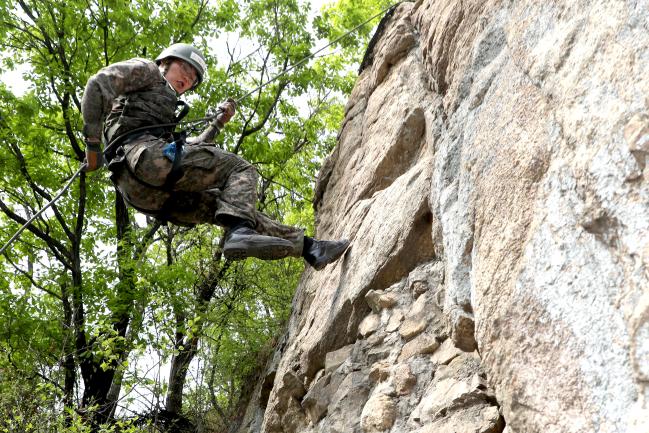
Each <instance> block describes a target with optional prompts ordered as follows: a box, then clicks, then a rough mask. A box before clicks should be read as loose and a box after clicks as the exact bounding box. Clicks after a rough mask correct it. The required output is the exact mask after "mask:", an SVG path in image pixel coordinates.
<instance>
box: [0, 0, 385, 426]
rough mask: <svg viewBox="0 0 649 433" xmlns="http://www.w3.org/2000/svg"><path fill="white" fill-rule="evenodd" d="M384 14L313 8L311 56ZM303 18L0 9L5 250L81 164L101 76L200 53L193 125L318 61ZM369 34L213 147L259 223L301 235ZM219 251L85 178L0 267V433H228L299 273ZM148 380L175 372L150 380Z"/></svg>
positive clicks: (198, 1)
mask: <svg viewBox="0 0 649 433" xmlns="http://www.w3.org/2000/svg"><path fill="white" fill-rule="evenodd" d="M379 3H380V4H379ZM381 6H383V3H381V2H377V1H370V0H363V1H361V2H360V3H358V2H357V1H353V2H351V1H349V2H343V1H339V2H338V3H336V4H335V5H332V6H329V7H326V8H325V9H324V12H323V14H322V16H318V17H316V18H315V19H314V21H313V26H314V28H315V29H316V30H317V32H316V33H317V37H327V38H330V39H333V38H335V37H337V36H338V35H340V34H342V33H343V29H345V28H351V27H353V26H355V25H356V24H358V23H359V22H362V21H364V20H365V19H367V17H369V16H371V15H372V14H374V13H376V11H378V10H380V7H381ZM309 17H310V15H309V8H308V5H306V4H304V3H302V2H299V1H297V0H245V1H235V0H216V1H214V2H207V0H174V1H172V2H168V1H166V0H165V1H163V0H136V1H129V2H127V1H125V0H83V1H82V0H67V1H65V2H63V1H61V0H32V1H30V0H18V1H17V2H6V1H0V23H1V25H0V52H1V53H3V55H2V57H0V67H1V68H3V69H4V70H5V71H6V70H8V69H12V68H15V67H17V66H19V65H27V66H28V70H27V72H26V73H25V80H26V82H27V83H28V84H29V91H28V92H26V93H24V94H21V95H16V94H14V93H13V92H12V90H11V89H10V88H8V87H7V86H6V85H5V84H2V83H0V167H2V168H3V173H4V175H3V177H2V179H0V244H2V245H4V243H5V242H6V241H7V240H8V239H9V238H10V236H11V235H12V234H13V233H14V232H15V230H16V229H17V228H18V227H19V226H20V224H22V223H23V222H24V221H25V219H27V218H29V216H31V215H33V214H35V213H36V211H37V210H39V209H40V208H41V207H42V206H43V205H44V204H45V203H46V202H47V201H49V200H50V199H51V198H52V197H53V196H54V195H55V194H56V192H57V191H58V190H59V189H60V188H61V187H62V185H63V184H64V183H66V181H67V180H68V179H70V177H71V176H72V174H73V173H75V172H76V170H77V167H78V166H79V164H80V162H81V161H82V160H83V154H84V152H83V143H82V140H81V135H80V132H79V131H80V130H81V128H82V121H81V116H80V99H81V95H82V93H83V89H84V86H85V83H86V81H87V80H88V78H89V77H90V76H91V75H92V74H93V73H95V72H96V71H97V70H99V69H100V68H101V67H103V66H105V65H108V64H110V63H113V62H116V61H120V60H124V59H128V58H132V57H136V56H138V57H148V58H151V57H154V56H155V55H156V54H157V53H159V52H160V51H161V50H162V49H163V48H164V47H166V46H168V45H169V44H170V43H173V42H191V43H194V44H195V45H197V46H199V47H201V48H202V49H203V50H204V51H205V52H207V53H209V55H208V79H207V81H206V82H205V83H204V84H203V85H202V86H201V87H199V89H198V90H197V91H196V92H195V93H194V94H193V95H190V96H189V97H188V98H187V99H188V100H189V102H190V103H191V104H192V105H193V109H192V114H191V115H190V117H193V118H200V117H202V116H203V115H205V114H206V113H209V112H211V111H212V110H213V109H214V107H216V106H217V104H218V103H219V102H220V101H222V100H224V99H225V98H226V97H228V96H233V97H235V98H242V97H244V95H247V92H249V91H250V90H251V89H256V88H257V87H258V86H260V85H261V84H263V83H265V82H267V81H268V80H269V79H270V78H272V77H274V76H276V75H278V74H280V73H282V72H283V71H285V70H286V69H287V67H289V66H290V65H293V64H295V63H296V62H298V61H299V60H301V59H302V58H304V57H305V56H306V55H308V54H309V53H312V52H314V51H315V46H316V42H317V41H316V38H315V37H314V35H313V34H311V33H310V32H309V29H308V28H307V27H306V26H305V25H304V23H306V22H309V19H310V18H309ZM369 31H370V27H369V26H367V28H364V29H362V30H361V31H360V32H359V33H358V34H355V35H353V36H352V37H351V38H350V39H345V40H342V41H341V42H340V43H339V44H338V46H339V47H342V51H339V52H337V53H336V54H335V55H330V56H323V57H319V58H317V59H314V60H312V61H311V62H309V63H308V64H305V65H302V66H300V67H298V68H295V69H293V70H291V71H290V72H287V73H286V74H284V75H282V76H281V77H279V79H277V80H276V81H274V82H272V83H271V84H269V85H267V86H264V87H263V88H259V89H257V90H255V91H254V92H252V93H250V94H249V95H247V96H245V98H243V99H242V100H241V101H240V106H239V113H238V115H237V117H235V118H234V119H233V121H232V122H231V123H230V124H229V125H228V127H227V128H226V130H225V132H224V133H223V134H222V135H221V136H220V137H219V138H218V142H217V145H219V146H221V147H223V148H225V149H227V150H230V151H232V152H235V153H238V154H240V155H242V156H243V157H244V158H246V159H247V160H249V161H251V162H252V163H253V164H255V166H256V167H257V169H258V171H259V173H260V178H261V179H260V185H259V187H260V188H259V196H260V201H259V208H260V209H261V210H263V211H264V212H265V213H267V214H269V215H271V216H272V217H274V218H276V219H278V220H280V221H283V222H284V223H287V224H291V225H297V226H302V227H305V228H306V230H307V233H312V231H313V215H312V208H311V201H312V195H313V184H314V179H315V176H316V174H317V170H318V168H319V166H320V164H321V162H322V161H323V159H324V158H325V157H326V155H327V154H328V153H329V152H330V151H331V150H332V148H333V146H334V144H335V134H336V131H337V130H338V128H339V125H340V122H341V120H342V116H343V98H344V96H345V95H346V94H348V93H349V92H350V91H351V87H352V85H353V81H354V75H353V74H352V73H350V72H349V71H350V68H351V65H352V64H353V62H355V61H357V59H358V58H359V50H361V51H362V47H363V46H364V43H365V41H366V39H367V37H368V35H369ZM360 55H362V52H361V53H360ZM221 239H222V232H221V229H220V228H218V227H216V226H199V227H196V228H194V229H192V230H187V229H186V228H181V227H174V226H169V227H161V226H160V224H159V223H157V222H155V221H153V220H150V219H146V218H144V217H143V216H141V215H137V214H136V213H134V212H133V211H131V210H127V209H126V208H125V207H124V204H123V201H122V200H121V198H120V196H119V195H116V192H115V189H114V187H113V186H112V185H111V183H110V181H109V180H108V176H107V175H106V173H105V172H97V173H92V174H90V175H86V174H85V173H84V174H81V175H80V177H79V178H78V179H77V180H75V182H73V184H72V188H71V189H70V190H69V191H68V192H67V193H66V194H64V195H63V196H62V197H61V198H60V199H59V200H58V201H57V203H56V204H55V205H54V206H53V207H52V208H51V210H49V211H47V212H46V213H45V214H43V215H42V216H41V217H40V218H38V219H36V221H35V222H34V223H33V224H32V225H31V226H30V227H29V228H28V230H26V231H25V232H24V233H23V235H22V236H21V238H20V240H19V241H17V242H15V243H14V244H13V245H12V247H11V249H10V250H8V251H7V252H5V254H4V256H3V257H1V258H0V267H1V269H2V273H3V278H1V279H0V323H1V324H2V327H0V432H15V431H24V432H31V431H34V432H54V431H56V432H68V433H72V432H86V431H93V432H106V433H108V432H112V431H124V432H136V431H152V430H151V429H152V428H154V427H152V425H153V424H156V420H157V419H158V418H157V415H156V414H162V413H163V412H164V411H167V412H168V413H172V414H176V415H179V416H181V415H182V416H185V417H188V419H189V420H190V421H191V422H192V423H194V424H196V423H198V422H199V420H201V419H212V420H214V425H218V424H219V423H221V424H223V425H226V424H227V422H228V421H227V420H228V419H230V417H231V416H232V414H233V413H236V411H237V410H238V406H239V405H240V404H241V403H242V402H243V401H245V389H246V387H247V384H248V383H249V381H250V380H251V378H252V377H254V376H255V374H257V373H258V372H259V368H260V367H261V366H263V360H264V359H265V357H266V356H268V354H269V353H270V352H271V351H272V347H273V341H274V340H275V338H276V337H277V335H279V334H280V333H281V331H282V327H283V326H284V323H285V322H286V320H287V317H288V314H289V309H290V304H291V299H292V294H293V290H294V288H295V286H296V284H297V280H298V277H299V274H300V272H301V270H302V268H303V263H302V262H301V261H300V260H296V259H287V260H283V261H278V262H261V261H256V260H247V261H244V262H236V263H229V262H226V261H224V260H223V259H222V258H221V256H220V242H221ZM143 361H146V362H148V364H147V365H148V367H151V364H153V368H152V370H151V371H149V372H148V374H147V371H145V370H143V367H142V364H143ZM161 364H165V365H171V366H172V372H170V373H169V374H168V375H167V376H164V377H162V376H155V375H153V374H151V373H152V372H153V373H155V372H157V371H159V370H158V369H157V367H159V365H161ZM174 367H178V368H179V369H180V370H179V372H178V371H177V372H176V373H173V370H174ZM183 368H185V369H184V370H183ZM174 385H180V388H179V390H178V389H177V388H176V387H174ZM138 393H144V395H140V394H138ZM174 402H175V403H174ZM131 411H134V412H131ZM167 412H165V413H167ZM183 414H184V415H183ZM136 415H140V416H136ZM160 428H162V429H164V428H167V427H164V426H163V427H160Z"/></svg>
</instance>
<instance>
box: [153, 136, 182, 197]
mask: <svg viewBox="0 0 649 433" xmlns="http://www.w3.org/2000/svg"><path fill="white" fill-rule="evenodd" d="M186 139H187V131H180V132H174V144H175V146H174V153H173V155H174V156H173V162H172V164H171V171H170V172H169V174H167V178H166V179H165V183H164V184H163V185H162V186H161V187H160V189H163V190H165V191H171V190H173V187H174V185H175V184H176V182H178V181H179V180H180V178H181V177H183V174H184V172H183V168H182V159H183V146H184V145H185V140H186Z"/></svg>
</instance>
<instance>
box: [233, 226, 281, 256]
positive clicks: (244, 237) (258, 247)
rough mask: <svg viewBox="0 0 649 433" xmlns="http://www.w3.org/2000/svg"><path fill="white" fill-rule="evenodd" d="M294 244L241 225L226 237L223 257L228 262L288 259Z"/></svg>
mask: <svg viewBox="0 0 649 433" xmlns="http://www.w3.org/2000/svg"><path fill="white" fill-rule="evenodd" d="M292 250H293V244H292V243H291V242H289V241H287V240H286V239H282V238H276V237H274V236H265V235H261V234H259V233H257V232H256V231H254V230H253V229H251V228H250V227H249V226H246V225H239V226H237V227H233V228H231V229H230V230H229V231H228V232H227V234H226V235H225V244H224V245H223V256H225V258H226V259H228V260H241V259H245V258H246V257H257V258H258V259H262V260H277V259H283V258H284V257H287V256H288V255H289V254H290V253H291V251H292Z"/></svg>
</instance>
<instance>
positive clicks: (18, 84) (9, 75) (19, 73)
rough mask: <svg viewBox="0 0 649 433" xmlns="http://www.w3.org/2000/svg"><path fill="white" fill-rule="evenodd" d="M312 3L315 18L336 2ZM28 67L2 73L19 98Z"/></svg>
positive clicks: (315, 0)
mask: <svg viewBox="0 0 649 433" xmlns="http://www.w3.org/2000/svg"><path fill="white" fill-rule="evenodd" d="M305 1H306V2H308V3H311V16H312V17H313V16H315V15H317V14H318V12H320V10H321V9H322V7H323V6H324V5H325V4H330V3H333V2H334V1H335V0H305ZM325 43H326V42H322V43H321V44H316V49H317V48H319V47H320V46H323V45H324V44H325ZM28 70H29V69H28V66H27V65H19V66H18V67H17V68H16V69H15V70H13V71H5V72H2V73H0V82H2V83H4V84H6V85H7V86H8V87H9V89H10V90H11V91H12V92H13V93H14V94H15V95H17V96H22V95H24V94H25V92H26V91H27V86H28V83H27V82H26V81H25V80H24V79H23V74H25V73H26V72H27V71H28Z"/></svg>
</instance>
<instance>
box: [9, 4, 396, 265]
mask: <svg viewBox="0 0 649 433" xmlns="http://www.w3.org/2000/svg"><path fill="white" fill-rule="evenodd" d="M399 3H400V1H399V2H396V3H394V4H391V5H390V6H388V7H386V8H384V9H382V10H381V11H379V12H378V13H377V14H375V15H373V16H372V17H371V18H368V19H367V20H365V21H364V22H362V23H361V24H359V25H357V26H356V27H354V28H353V29H351V30H349V31H347V32H346V33H344V34H342V35H341V36H339V37H337V38H336V39H334V40H333V41H331V42H329V43H328V44H326V45H325V46H323V47H322V48H320V49H318V50H317V51H315V52H313V53H311V54H309V55H308V56H306V57H304V58H303V59H302V60H300V61H299V62H297V63H295V64H293V65H291V66H290V67H288V68H287V69H284V70H283V71H282V72H280V73H279V74H277V75H275V76H274V77H273V78H271V79H269V80H268V81H266V82H264V83H262V84H260V85H259V86H257V87H255V88H254V89H253V90H251V91H249V92H248V93H246V94H245V95H243V96H241V97H240V98H238V99H237V100H236V101H235V102H236V104H237V105H239V104H240V102H241V101H243V100H245V99H247V98H248V97H250V96H251V95H253V94H254V93H256V92H258V91H259V90H261V89H263V88H264V87H266V86H268V85H269V84H271V83H274V82H275V81H277V80H278V79H279V78H281V77H283V76H284V75H286V74H287V73H289V72H290V71H292V70H294V69H295V68H297V67H298V66H300V65H302V64H303V63H305V62H307V61H308V60H310V59H312V58H314V57H315V56H316V55H317V54H318V53H320V52H322V51H323V50H325V49H326V48H329V47H330V46H331V45H333V44H335V43H337V42H338V41H340V40H342V39H344V38H345V37H347V36H349V35H350V34H352V33H354V32H356V31H358V30H359V29H360V28H361V27H363V26H364V25H365V24H367V23H369V22H370V21H372V20H373V19H375V18H378V17H379V16H380V15H383V14H384V13H385V12H387V11H388V10H389V9H392V8H394V7H396V6H397V5H398V4H399ZM188 111H189V106H187V105H185V106H184V107H183V109H182V111H181V112H180V114H179V115H178V116H177V117H176V121H175V122H171V123H163V124H159V125H148V126H142V127H139V128H134V129H132V130H130V131H128V132H127V133H124V134H121V135H120V136H118V137H116V138H113V139H112V140H111V141H110V142H109V143H108V144H107V145H106V148H105V149H104V152H103V153H104V155H105V156H107V157H108V156H114V155H115V152H116V150H117V149H116V146H117V145H118V144H121V143H123V142H124V141H126V140H127V139H130V138H132V137H135V136H141V135H143V134H145V133H147V132H149V133H150V132H152V131H163V130H164V129H165V128H172V127H175V126H178V125H180V124H188V125H194V124H199V123H206V122H210V121H212V120H214V119H216V118H217V116H218V115H219V114H221V111H220V109H217V110H216V112H215V113H214V114H212V115H210V116H206V117H203V118H200V119H195V120H190V121H183V120H182V118H183V117H184V116H185V115H186V114H187V112H188ZM181 134H182V138H180V136H179V138H175V137H174V138H175V139H174V142H175V151H174V156H175V159H174V161H173V167H175V166H177V168H176V170H175V171H174V169H173V167H172V170H171V173H169V176H168V177H167V180H166V181H165V186H166V187H167V188H168V189H171V188H170V187H169V185H171V186H173V184H174V183H175V181H177V180H178V179H180V177H182V171H181V170H180V161H181V158H182V146H183V144H184V142H185V134H184V131H183V133H181ZM154 135H157V134H154ZM177 140H180V142H178V141H177ZM110 159H112V158H110ZM176 161H177V162H176ZM85 167H86V164H85V163H84V164H81V166H80V167H79V169H78V170H77V171H76V173H74V174H73V175H72V177H71V178H70V180H69V181H68V183H67V184H66V185H65V186H64V187H63V188H62V189H61V190H60V191H59V192H58V193H57V194H56V196H54V198H52V200H50V201H49V202H47V203H46V204H45V206H43V208H42V209H41V210H39V211H38V212H36V213H35V214H34V215H33V216H32V217H31V218H29V220H27V222H25V224H23V225H22V227H20V229H18V231H16V233H15V234H14V235H13V236H12V237H11V238H10V239H9V240H8V241H7V243H5V245H3V247H2V248H0V255H2V254H3V253H4V252H5V250H6V249H7V248H9V246H10V245H11V244H12V243H13V242H14V241H15V240H16V239H18V237H20V235H21V234H22V232H23V231H24V230H25V229H26V228H27V227H29V226H30V225H31V223H32V222H34V220H36V218H38V217H39V216H40V215H42V214H43V212H45V211H46V210H47V209H48V208H49V207H50V206H52V205H53V204H54V203H55V202H56V201H57V200H58V199H59V198H61V196H62V195H63V194H64V193H65V192H66V191H67V190H68V189H69V188H70V187H71V186H72V182H73V181H74V180H75V179H76V178H77V176H79V175H80V174H81V173H82V172H83V169H84V168H85ZM179 174H180V175H179ZM176 177H177V178H176ZM174 178H176V179H175V180H174ZM145 213H146V212H145Z"/></svg>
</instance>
